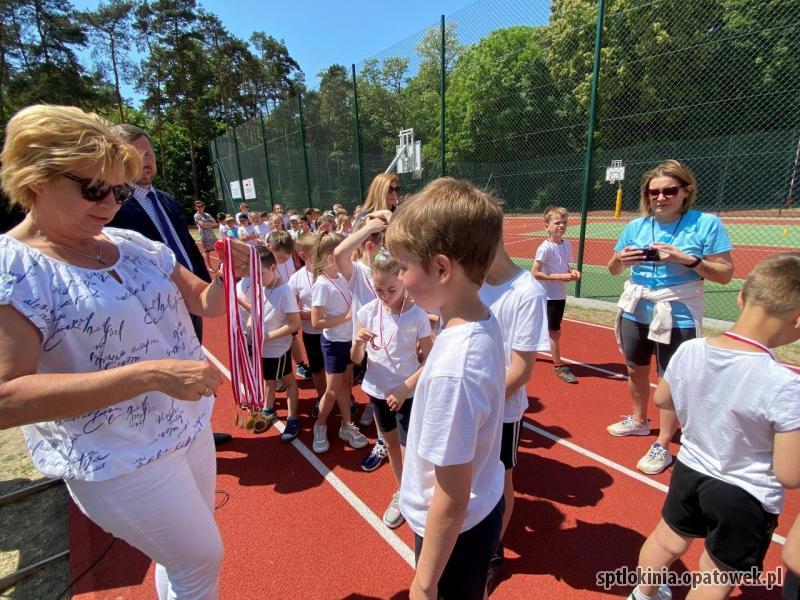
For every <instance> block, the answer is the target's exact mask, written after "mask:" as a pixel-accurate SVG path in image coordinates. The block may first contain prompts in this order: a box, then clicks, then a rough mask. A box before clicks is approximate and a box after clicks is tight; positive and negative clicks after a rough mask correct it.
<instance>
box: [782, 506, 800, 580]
mask: <svg viewBox="0 0 800 600" xmlns="http://www.w3.org/2000/svg"><path fill="white" fill-rule="evenodd" d="M782 557H783V562H785V563H786V566H787V567H789V568H790V569H791V570H792V571H793V572H794V573H795V575H800V517H798V518H797V519H795V521H794V525H792V528H791V529H790V530H789V535H787V536H786V543H785V544H784V545H783V554H782Z"/></svg>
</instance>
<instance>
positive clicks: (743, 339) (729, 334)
mask: <svg viewBox="0 0 800 600" xmlns="http://www.w3.org/2000/svg"><path fill="white" fill-rule="evenodd" d="M722 335H724V336H726V337H729V338H731V339H733V340H736V341H738V342H742V343H743V344H748V345H750V346H754V347H756V348H758V349H759V350H761V351H762V352H766V353H767V354H769V356H770V358H772V360H774V361H776V362H777V360H778V359H777V358H776V357H775V355H774V354H773V353H772V350H770V349H769V348H767V347H766V346H765V345H764V344H762V343H761V342H757V341H755V340H753V339H750V338H749V337H745V336H743V335H739V334H737V333H732V332H730V331H726V332H725V333H723V334H722Z"/></svg>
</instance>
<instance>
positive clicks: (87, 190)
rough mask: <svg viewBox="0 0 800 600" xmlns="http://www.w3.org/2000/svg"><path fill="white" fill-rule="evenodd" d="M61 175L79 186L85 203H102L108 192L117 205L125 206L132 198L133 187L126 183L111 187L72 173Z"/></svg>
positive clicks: (108, 184)
mask: <svg viewBox="0 0 800 600" xmlns="http://www.w3.org/2000/svg"><path fill="white" fill-rule="evenodd" d="M62 175H63V176H64V177H66V178H67V179H70V180H72V181H74V182H76V183H78V184H80V186H81V197H82V198H83V199H84V200H86V201H87V202H102V201H103V200H105V199H106V198H107V197H108V193H109V192H113V194H114V200H116V201H117V204H125V203H126V202H127V201H128V200H130V199H131V198H132V197H133V187H132V186H130V185H128V184H126V183H123V184H120V185H111V184H110V183H107V182H105V181H95V180H93V179H91V178H89V177H78V176H77V175H73V174H72V173H62Z"/></svg>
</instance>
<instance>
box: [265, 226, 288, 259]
mask: <svg viewBox="0 0 800 600" xmlns="http://www.w3.org/2000/svg"><path fill="white" fill-rule="evenodd" d="M267 243H268V244H269V249H270V250H272V251H273V252H275V251H276V250H277V251H278V252H286V253H288V254H291V253H292V252H294V239H292V235H291V234H290V233H289V232H288V231H283V230H282V229H281V230H275V231H270V232H269V235H268V236H267Z"/></svg>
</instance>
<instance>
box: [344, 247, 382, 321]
mask: <svg viewBox="0 0 800 600" xmlns="http://www.w3.org/2000/svg"><path fill="white" fill-rule="evenodd" d="M352 264H353V271H352V273H350V279H348V280H347V287H349V288H350V292H351V293H352V294H353V314H354V315H357V314H358V311H359V310H360V309H361V307H362V306H364V305H365V304H367V303H368V302H372V301H373V300H374V299H375V298H377V297H378V296H377V294H375V286H374V284H373V283H372V269H371V268H370V267H368V266H367V265H365V264H364V263H363V262H361V261H360V260H356V261H353V263H352ZM355 336H356V319H353V337H355Z"/></svg>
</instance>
